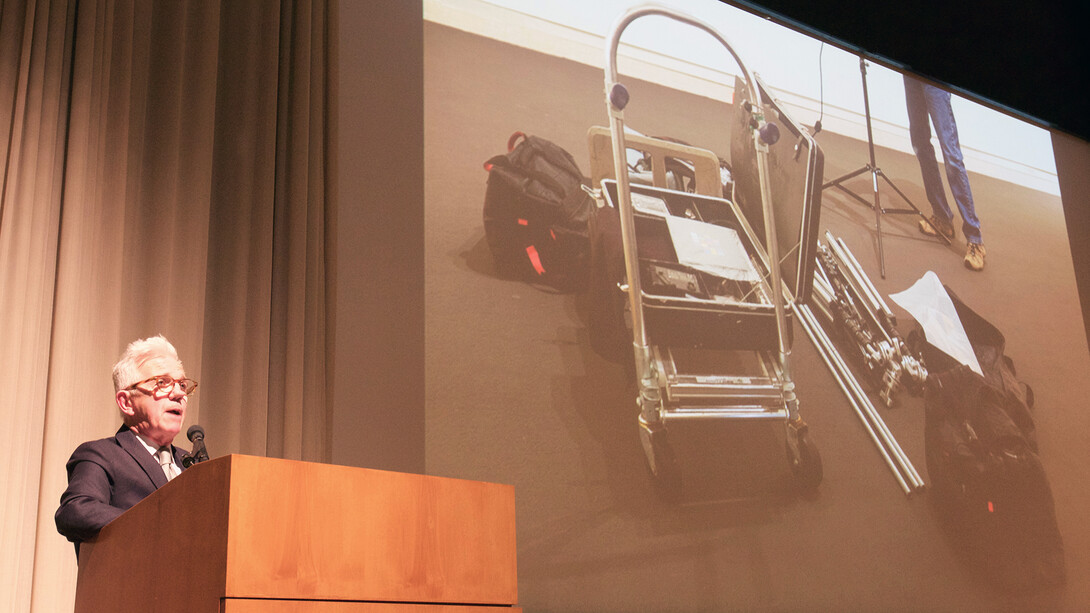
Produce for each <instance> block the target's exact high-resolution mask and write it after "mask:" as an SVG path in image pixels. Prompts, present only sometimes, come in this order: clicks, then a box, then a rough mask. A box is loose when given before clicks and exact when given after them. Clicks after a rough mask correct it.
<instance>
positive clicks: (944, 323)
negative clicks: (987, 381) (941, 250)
mask: <svg viewBox="0 0 1090 613" xmlns="http://www.w3.org/2000/svg"><path fill="white" fill-rule="evenodd" d="M890 299H891V300H893V301H894V302H896V303H897V304H899V305H900V306H901V308H903V309H904V310H906V311H908V312H909V313H910V314H911V315H912V317H914V318H916V321H917V322H918V323H919V324H920V327H922V328H923V331H924V334H925V335H926V336H927V342H929V343H931V344H932V345H934V346H935V347H937V348H939V349H940V350H942V352H943V353H945V354H946V355H948V356H950V357H952V358H954V359H955V360H957V361H958V362H960V363H962V364H965V365H966V366H968V367H969V368H971V369H973V371H974V372H976V373H977V374H979V375H983V374H984V373H983V371H981V369H980V363H979V362H977V359H976V353H974V352H973V346H972V344H971V343H970V342H969V337H968V335H966V334H965V328H964V327H963V326H962V325H961V318H959V317H958V312H957V309H955V308H954V302H953V301H952V300H950V295H949V294H947V293H946V288H945V287H943V286H942V281H939V276H938V275H936V274H935V273H934V272H932V271H930V270H929V271H927V272H926V273H924V275H923V276H922V277H920V279H919V280H918V281H916V282H915V283H913V284H912V287H910V288H908V289H906V290H905V291H903V292H900V293H898V294H891V295H890Z"/></svg>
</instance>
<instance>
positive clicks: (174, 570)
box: [75, 455, 519, 613]
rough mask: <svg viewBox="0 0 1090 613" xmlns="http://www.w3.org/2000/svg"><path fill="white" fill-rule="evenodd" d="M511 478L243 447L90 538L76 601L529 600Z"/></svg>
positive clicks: (215, 609)
mask: <svg viewBox="0 0 1090 613" xmlns="http://www.w3.org/2000/svg"><path fill="white" fill-rule="evenodd" d="M517 602H518V581H517V578H516V557H515V494H514V488H513V487H512V486H509V485H497V484H492V483H483V482H479V481H464V480H460V479H448V478H442V477H429V476H424V475H412V474H404V473H395V472H387V471H381V470H371V469H366V468H350V467H345V466H333V465H328V464H314V463H309V462H297V461H291V460H277V459H270V458H258V457H252V456H243V455H230V456H226V457H222V458H217V459H215V460H212V461H210V462H204V463H202V464H198V465H196V466H194V467H192V468H190V469H189V470H186V471H185V472H183V473H182V474H181V475H180V476H179V477H178V478H176V479H174V480H173V481H171V482H170V483H168V484H167V485H166V486H164V487H162V488H160V489H159V490H157V491H156V492H154V493H153V494H152V495H151V496H148V497H147V498H145V499H144V500H143V501H141V502H140V503H139V504H137V505H136V506H134V507H133V508H131V509H129V510H128V511H127V512H125V513H124V514H123V515H122V516H120V517H118V518H117V519H116V520H114V521H113V522H111V523H110V524H109V525H107V526H106V527H105V528H103V529H102V531H101V532H100V533H99V535H98V536H97V537H96V538H95V539H94V540H91V541H87V542H85V543H83V544H82V545H81V547H80V555H79V578H78V580H77V583H76V609H75V610H76V612H77V613H102V612H104V611H110V612H119V613H123V612H128V611H132V612H140V613H145V612H147V611H155V612H156V613H166V612H172V611H177V612H179V613H205V612H207V613H258V612H260V613H280V612H287V611H293V612H306V613H311V612H313V613H362V612H367V613H395V612H397V613H400V612H404V611H412V612H414V613H426V612H433V611H441V612H444V613H455V612H466V613H469V612H477V611H489V612H491V613H495V612H496V609H497V608H501V609H503V610H508V611H518V610H519V609H518V608H516V607H515V605H516V604H517Z"/></svg>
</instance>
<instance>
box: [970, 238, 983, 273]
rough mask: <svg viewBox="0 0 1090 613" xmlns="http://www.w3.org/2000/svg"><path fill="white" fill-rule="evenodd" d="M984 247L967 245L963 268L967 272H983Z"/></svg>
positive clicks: (976, 244) (979, 244)
mask: <svg viewBox="0 0 1090 613" xmlns="http://www.w3.org/2000/svg"><path fill="white" fill-rule="evenodd" d="M985 254H986V252H985V251H984V245H982V244H981V243H969V246H968V249H966V251H965V267H966V268H968V269H969V270H977V271H979V270H984V255H985Z"/></svg>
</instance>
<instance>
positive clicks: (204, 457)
mask: <svg viewBox="0 0 1090 613" xmlns="http://www.w3.org/2000/svg"><path fill="white" fill-rule="evenodd" d="M185 435H186V436H187V437H189V440H190V442H192V443H193V453H192V454H190V455H187V456H186V457H184V458H182V467H183V468H189V467H190V466H193V465H194V464H196V463H197V462H206V461H208V450H207V449H205V447H204V428H202V427H200V426H197V425H193V426H190V427H189V431H188V432H186V434H185Z"/></svg>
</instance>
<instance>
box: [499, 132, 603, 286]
mask: <svg viewBox="0 0 1090 613" xmlns="http://www.w3.org/2000/svg"><path fill="white" fill-rule="evenodd" d="M484 167H485V170H487V171H488V188H487V190H486V192H485V197H484V232H485V238H486V239H487V241H488V247H489V250H490V251H491V252H492V258H493V260H494V261H495V263H496V268H497V271H498V272H499V273H500V274H501V275H504V276H508V277H515V278H519V279H523V280H527V281H534V282H542V283H546V284H549V285H552V286H553V287H556V288H558V289H562V290H573V289H578V288H580V287H581V286H582V285H583V282H584V277H585V274H586V272H585V267H586V259H587V251H588V244H587V222H588V219H589V218H590V215H591V211H592V210H593V208H594V201H593V199H592V198H591V197H590V195H589V194H588V193H587V192H585V191H584V190H583V185H585V184H587V183H588V180H587V178H586V177H585V176H584V175H583V174H582V172H581V171H580V170H579V167H578V165H577V164H576V163H575V159H574V158H573V157H572V156H571V154H570V153H568V152H567V151H565V150H564V149H563V148H562V147H560V146H559V145H557V144H555V143H553V142H550V141H548V140H546V139H544V138H541V137H538V136H529V135H526V134H524V133H522V132H515V133H514V134H512V135H511V138H510V139H509V140H508V142H507V153H506V154H505V155H497V156H495V157H493V158H491V159H489V160H488V161H487V162H485V164H484Z"/></svg>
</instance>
